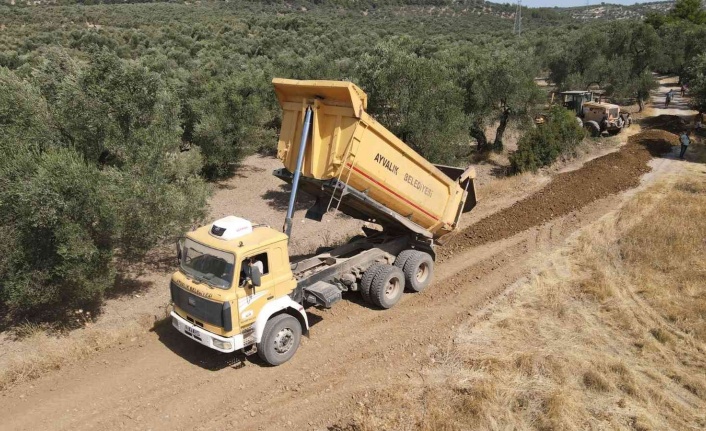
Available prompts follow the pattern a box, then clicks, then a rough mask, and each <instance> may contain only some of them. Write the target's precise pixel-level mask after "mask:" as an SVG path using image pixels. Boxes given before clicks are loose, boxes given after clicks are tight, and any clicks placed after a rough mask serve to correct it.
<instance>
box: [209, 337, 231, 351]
mask: <svg viewBox="0 0 706 431" xmlns="http://www.w3.org/2000/svg"><path fill="white" fill-rule="evenodd" d="M213 346H214V347H218V348H219V349H223V350H230V349H232V348H233V343H231V342H230V341H221V340H216V339H215V338H214V339H213Z"/></svg>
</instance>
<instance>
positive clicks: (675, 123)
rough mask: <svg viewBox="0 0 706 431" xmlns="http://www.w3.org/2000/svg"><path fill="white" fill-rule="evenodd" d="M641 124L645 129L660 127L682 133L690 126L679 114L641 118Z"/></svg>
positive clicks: (660, 128) (659, 128)
mask: <svg viewBox="0 0 706 431" xmlns="http://www.w3.org/2000/svg"><path fill="white" fill-rule="evenodd" d="M640 126H642V128H643V129H658V130H666V131H667V132H672V133H681V132H683V131H684V130H687V129H688V128H689V123H688V122H687V121H686V120H684V119H683V118H682V117H680V116H678V115H659V116H657V117H649V118H645V119H643V120H641V121H640Z"/></svg>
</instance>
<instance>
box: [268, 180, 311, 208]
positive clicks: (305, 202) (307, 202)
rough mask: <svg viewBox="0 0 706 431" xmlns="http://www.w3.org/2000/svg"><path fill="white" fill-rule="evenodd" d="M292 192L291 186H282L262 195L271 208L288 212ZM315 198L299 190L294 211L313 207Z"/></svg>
mask: <svg viewBox="0 0 706 431" xmlns="http://www.w3.org/2000/svg"><path fill="white" fill-rule="evenodd" d="M291 190H292V186H291V185H290V184H281V185H280V186H279V189H272V190H268V191H266V192H265V193H263V194H262V199H263V200H264V201H265V202H266V203H267V205H269V206H270V207H271V208H274V209H276V210H278V211H286V210H287V208H288V207H289V195H290V192H291ZM314 202H315V200H314V198H313V197H312V196H311V195H309V194H307V193H306V192H304V191H301V190H299V191H298V193H297V200H296V202H295V204H294V210H295V211H300V210H307V209H309V208H310V207H311V206H312V205H314Z"/></svg>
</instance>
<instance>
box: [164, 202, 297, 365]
mask: <svg viewBox="0 0 706 431" xmlns="http://www.w3.org/2000/svg"><path fill="white" fill-rule="evenodd" d="M287 242H288V238H287V236H286V235H285V234H283V233H281V232H278V231H276V230H274V229H271V228H270V227H268V226H253V224H252V223H251V222H249V221H247V220H244V219H242V218H238V217H234V216H230V217H226V218H223V219H220V220H217V221H215V222H214V223H213V224H211V225H206V226H203V227H201V228H199V229H196V230H194V231H192V232H190V233H188V234H187V235H186V236H185V237H184V238H182V239H181V240H180V241H179V243H178V247H177V250H178V251H177V255H178V259H179V270H178V271H176V272H175V273H174V274H173V275H172V279H171V283H170V291H171V296H172V301H173V304H174V310H173V312H172V313H171V315H172V324H173V326H174V327H175V328H176V329H178V330H179V331H180V332H182V333H184V334H185V335H187V336H189V337H190V338H192V339H194V340H196V341H197V342H199V343H201V344H203V345H205V346H207V347H210V348H213V349H215V350H218V351H221V352H233V351H236V350H240V349H243V348H245V347H248V346H253V345H257V344H258V343H260V342H261V341H262V339H263V334H264V332H265V329H266V326H267V323H268V322H269V321H270V320H271V319H272V318H273V317H274V316H278V315H285V316H289V317H290V318H289V319H283V318H279V319H278V320H279V321H282V320H286V322H287V323H288V324H289V326H287V325H280V326H284V327H283V328H280V329H279V330H278V331H277V333H275V334H271V335H272V336H273V337H274V340H273V343H274V344H276V346H274V348H272V349H270V350H272V351H270V352H262V354H268V355H270V356H271V358H270V359H273V361H274V362H275V363H276V362H279V361H280V360H281V361H282V362H284V361H286V360H287V359H289V357H290V356H291V355H289V353H290V352H291V354H292V355H293V354H294V351H293V350H296V347H295V346H294V345H293V344H292V343H293V342H294V341H296V342H297V344H298V340H294V339H293V338H294V337H298V336H300V335H301V333H302V332H306V331H307V330H308V321H307V317H306V313H305V312H304V308H303V306H302V305H301V304H300V303H298V302H295V301H294V300H293V299H292V297H291V296H290V295H291V294H292V293H293V291H294V290H295V288H296V286H297V282H296V280H295V279H294V276H293V274H292V270H291V268H290V264H289V255H288V253H287ZM294 326H296V327H294ZM280 332H281V333H280ZM278 335H279V338H278ZM292 348H294V349H292Z"/></svg>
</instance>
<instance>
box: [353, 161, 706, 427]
mask: <svg viewBox="0 0 706 431" xmlns="http://www.w3.org/2000/svg"><path fill="white" fill-rule="evenodd" d="M693 175H698V177H697V178H690V179H680V180H678V181H671V182H668V183H664V184H661V185H658V186H655V187H653V188H651V189H649V190H647V191H645V192H642V193H641V194H638V195H637V196H636V197H635V198H634V199H632V200H631V201H630V202H628V203H627V204H626V206H625V207H623V208H622V209H621V210H620V211H618V212H616V213H614V214H612V215H609V216H607V217H604V218H603V219H601V220H599V221H597V222H595V223H594V224H592V225H591V226H589V227H587V228H586V229H584V230H583V231H582V233H581V234H580V235H578V236H577V237H576V238H573V239H572V240H571V242H570V244H568V245H567V246H566V247H565V248H564V249H562V250H558V251H557V252H555V253H553V254H552V255H550V256H547V258H546V259H544V263H543V264H542V266H541V267H540V268H538V269H537V270H536V274H535V276H534V279H533V280H532V281H531V282H530V283H527V284H526V285H522V286H519V287H518V288H517V289H516V290H515V291H514V293H513V294H512V295H511V299H504V300H501V301H500V302H498V303H497V304H494V305H491V306H490V309H488V310H486V313H485V314H487V315H489V316H490V317H489V318H488V319H480V320H478V321H473V322H467V323H466V324H465V325H462V326H461V327H460V328H459V329H457V332H456V333H455V334H454V339H455V340H456V341H455V344H454V346H453V347H452V349H451V351H450V352H449V353H448V354H447V357H450V358H454V360H447V361H442V362H441V363H440V362H439V361H434V363H433V364H431V363H430V364H429V367H428V368H427V371H426V372H425V373H424V378H423V381H421V382H418V384H409V385H400V386H397V387H393V388H388V389H385V390H382V391H380V392H378V393H375V394H373V395H372V396H371V397H368V398H367V401H365V402H363V403H362V406H361V407H360V409H359V411H358V412H357V414H356V415H355V417H354V418H352V419H351V421H350V423H349V425H348V426H347V428H348V429H351V430H401V429H414V430H467V429H488V430H491V429H492V430H496V429H508V430H510V429H512V430H530V429H541V430H586V429H589V430H592V429H596V430H597V429H621V430H662V429H678V430H682V429H683V430H688V429H704V428H706V259H704V256H706V185H704V184H705V182H704V180H705V179H706V178H704V176H703V174H701V173H699V174H696V173H694V174H693ZM430 362H431V361H430Z"/></svg>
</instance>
